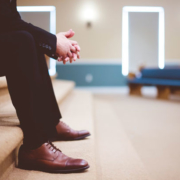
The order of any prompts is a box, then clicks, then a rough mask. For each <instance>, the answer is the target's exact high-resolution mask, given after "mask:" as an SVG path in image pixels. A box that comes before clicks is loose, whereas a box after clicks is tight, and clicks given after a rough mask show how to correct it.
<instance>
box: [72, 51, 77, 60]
mask: <svg viewBox="0 0 180 180" xmlns="http://www.w3.org/2000/svg"><path fill="white" fill-rule="evenodd" d="M73 59H74V61H76V59H77V54H75V53H73Z"/></svg>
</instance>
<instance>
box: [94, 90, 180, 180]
mask: <svg viewBox="0 0 180 180" xmlns="http://www.w3.org/2000/svg"><path fill="white" fill-rule="evenodd" d="M143 93H144V97H135V96H129V95H128V92H127V91H124V90H123V91H122V93H114V94H111V93H100V91H99V92H97V91H96V93H95V94H94V97H95V100H101V101H104V102H105V103H108V104H109V105H111V107H112V108H113V110H114V113H115V114H116V115H117V116H118V117H119V121H121V123H122V125H123V128H124V130H125V132H126V133H127V136H128V138H129V139H130V141H131V143H132V144H133V146H134V148H135V150H136V152H137V153H138V155H139V157H140V159H141V160H142V162H143V164H144V165H145V168H146V169H147V171H148V172H149V174H150V177H151V178H152V179H153V180H180V171H179V167H180V155H179V152H180V101H179V99H178V98H171V100H168V101H165V100H157V99H155V95H156V94H155V93H156V92H155V90H154V89H144V92H143ZM111 121H112V124H113V123H114V122H113V119H111ZM104 123H105V122H104ZM115 124H117V123H115Z"/></svg>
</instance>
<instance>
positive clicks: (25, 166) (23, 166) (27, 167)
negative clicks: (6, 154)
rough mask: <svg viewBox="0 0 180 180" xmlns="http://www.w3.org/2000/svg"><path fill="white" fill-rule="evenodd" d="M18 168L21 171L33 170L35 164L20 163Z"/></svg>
mask: <svg viewBox="0 0 180 180" xmlns="http://www.w3.org/2000/svg"><path fill="white" fill-rule="evenodd" d="M18 168H20V169H25V170H33V169H34V168H33V163H31V162H22V161H19V163H18Z"/></svg>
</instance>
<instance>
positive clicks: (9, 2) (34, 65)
mask: <svg viewBox="0 0 180 180" xmlns="http://www.w3.org/2000/svg"><path fill="white" fill-rule="evenodd" d="M0 24H1V27H0V51H1V58H0V75H1V76H2V75H4V76H6V79H7V83H8V89H9V93H10V96H11V100H12V103H13V105H14V107H15V109H16V113H17V116H18V118H19V120H20V127H21V128H22V131H23V133H24V139H23V145H22V146H21V147H20V150H19V156H18V158H19V167H20V168H23V169H29V170H40V171H45V172H52V173H53V172H55V173H61V172H66V173H67V172H77V171H83V170H85V169H87V168H89V165H88V163H87V162H86V161H85V160H82V159H73V158H70V157H68V156H66V155H65V154H63V153H62V152H61V151H60V150H59V149H58V148H56V147H55V146H54V145H53V143H52V141H58V140H78V139H83V138H85V137H87V136H89V135H90V133H89V132H88V131H86V130H83V131H75V130H73V129H71V128H70V127H69V126H67V125H66V124H65V123H64V122H61V121H60V119H61V117H62V116H61V113H60V111H59V107H58V105H57V102H56V98H55V95H54V91H53V87H52V82H51V79H50V77H49V74H48V68H47V64H46V61H45V57H44V54H47V55H48V56H50V57H52V58H54V59H58V60H59V61H63V63H64V64H65V63H66V62H67V61H70V62H72V61H73V60H76V59H77V58H79V51H80V47H79V46H78V43H77V42H75V41H72V40H69V39H68V38H71V37H72V36H73V35H74V32H73V31H72V30H69V31H68V32H65V33H59V34H57V36H56V35H53V34H51V33H49V32H46V31H45V30H43V29H40V28H38V27H36V26H33V25H32V24H30V23H26V22H24V21H23V20H22V19H21V17H20V15H19V13H18V12H17V10H16V0H0Z"/></svg>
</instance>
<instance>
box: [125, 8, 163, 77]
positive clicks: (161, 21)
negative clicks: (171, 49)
mask: <svg viewBox="0 0 180 180" xmlns="http://www.w3.org/2000/svg"><path fill="white" fill-rule="evenodd" d="M129 12H158V13H159V49H158V51H159V53H158V58H159V60H158V66H159V68H161V69H163V68H164V61H165V22H164V8H162V7H148V6H147V7H144V6H125V7H123V14H122V74H123V75H124V76H127V75H128V73H129V16H128V13H129Z"/></svg>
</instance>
